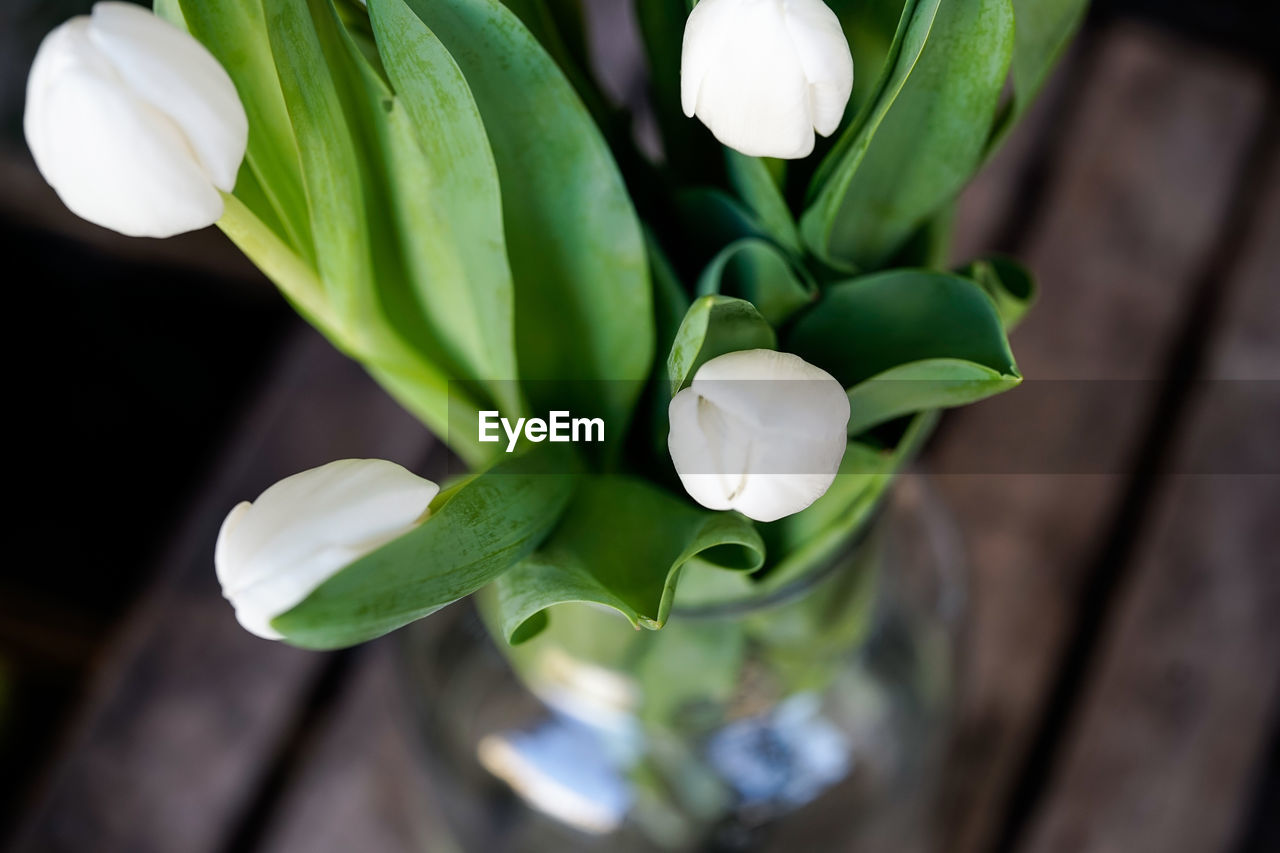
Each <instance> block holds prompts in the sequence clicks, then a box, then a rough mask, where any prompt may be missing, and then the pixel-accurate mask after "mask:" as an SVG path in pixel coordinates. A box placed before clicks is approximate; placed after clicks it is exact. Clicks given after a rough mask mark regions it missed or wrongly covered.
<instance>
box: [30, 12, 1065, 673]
mask: <svg viewBox="0 0 1280 853" xmlns="http://www.w3.org/2000/svg"><path fill="white" fill-rule="evenodd" d="M585 2H587V0H368V3H367V6H366V5H365V4H364V3H362V2H357V0H156V3H155V10H154V13H153V12H151V11H148V10H145V9H143V8H141V7H139V6H135V5H131V4H127V3H119V2H101V3H98V4H97V5H96V6H95V7H94V8H93V11H92V14H91V15H88V16H83V17H78V18H75V19H72V20H71V21H68V22H67V23H66V24H64V25H63V26H62V27H59V28H58V29H57V30H55V31H54V32H53V33H51V34H50V35H49V36H48V38H47V39H46V41H45V42H44V44H43V46H42V47H41V49H40V52H39V55H38V56H37V58H36V61H35V64H34V67H33V68H32V71H31V76H30V82H29V86H28V101H27V108H26V134H27V139H28V141H29V144H30V147H31V150H32V152H33V154H34V156H35V159H36V163H37V165H38V166H39V168H40V170H41V172H42V174H43V175H44V176H45V177H46V178H47V180H48V181H49V183H50V184H52V185H53V187H54V188H55V189H56V190H57V192H58V193H59V195H60V196H61V198H62V199H63V200H64V201H65V203H66V204H67V206H68V207H70V208H71V209H72V210H73V211H75V212H76V213H77V214H79V215H81V216H83V217H85V218H86V219H89V220H91V221H93V222H96V223H99V224H101V225H103V226H106V227H108V228H113V229H115V230H117V231H120V232H123V233H125V234H129V235H136V236H151V237H165V236H169V235H172V234H176V233H179V232H182V231H187V230H191V229H195V228H200V227H204V226H207V225H210V224H213V223H216V224H217V225H218V226H219V227H220V228H222V230H223V231H225V232H226V234H227V235H228V236H229V237H230V238H231V239H232V240H233V241H234V242H235V243H236V244H237V245H238V246H239V247H240V248H241V249H242V250H243V251H244V252H245V254H246V255H248V257H249V258H251V259H252V260H253V261H254V262H255V263H256V264H257V265H258V266H259V267H260V268H261V269H262V270H263V272H264V273H265V274H266V275H267V276H268V277H269V278H270V279H271V280H272V281H273V282H274V283H275V284H276V285H277V286H278V287H279V289H280V291H281V292H282V293H283V294H284V296H285V297H286V298H287V299H288V300H289V301H290V302H291V303H292V304H293V305H294V307H295V308H296V309H297V310H298V312H299V313H300V314H301V315H302V316H303V317H305V318H306V320H307V321H309V322H310V323H312V324H313V325H314V326H315V327H316V328H317V329H319V330H320V331H321V332H322V333H323V334H324V335H326V336H327V337H328V338H329V340H331V341H332V342H333V344H334V345H335V346H337V347H338V348H339V349H341V350H342V351H343V352H344V353H346V354H347V355H349V356H350V357H351V358H353V359H356V360H358V361H359V362H360V363H361V364H362V365H364V367H365V368H367V370H368V372H369V373H370V374H371V375H372V376H373V377H374V378H375V379H376V380H377V381H378V382H379V383H381V384H382V385H383V386H384V387H385V388H386V389H387V391H388V392H389V393H390V394H392V395H393V396H394V397H395V398H396V399H397V400H399V401H400V402H401V403H402V404H403V405H404V406H405V407H406V408H407V409H409V410H410V411H411V412H413V413H414V414H415V415H416V416H417V417H418V418H419V419H420V420H421V421H422V423H423V424H424V425H425V426H426V427H427V428H429V429H431V430H432V431H433V432H435V433H436V434H437V435H438V436H439V437H440V438H441V439H442V440H444V441H446V442H447V443H448V445H449V447H450V448H451V449H452V450H453V451H454V453H456V455H457V456H458V457H459V458H461V459H462V460H463V461H464V462H465V464H466V466H467V468H468V471H469V473H468V474H467V475H466V476H464V477H461V478H459V479H457V480H455V481H451V482H447V483H444V484H442V485H441V486H440V487H438V486H437V485H436V484H434V483H431V482H428V481H426V480H423V479H422V478H420V477H418V476H416V475H414V474H412V473H410V472H408V471H406V470H404V469H403V468H400V467H399V466H396V465H394V464H392V463H389V462H383V461H378V460H342V461H337V462H333V463H331V464H329V465H325V466H323V467H321V468H317V469H314V470H311V471H306V472H302V473H300V474H297V475H295V476H293V477H290V478H288V479H286V480H284V481H283V482H281V483H278V484H277V485H275V486H273V487H272V488H270V489H268V490H267V491H266V492H265V493H263V494H262V495H261V496H260V497H259V498H258V499H257V500H255V501H253V502H252V503H243V504H241V505H239V506H237V507H236V508H235V509H233V510H232V511H231V513H230V515H229V516H228V517H227V519H226V522H225V523H224V525H223V528H222V532H221V535H220V537H219V540H218V545H217V552H216V555H215V562H216V566H217V572H218V577H219V579H220V581H221V583H222V585H223V589H224V592H225V594H226V596H227V598H228V599H229V600H230V601H231V603H232V604H233V605H234V607H235V610H236V614H237V616H238V618H239V619H240V622H241V623H242V624H243V625H244V627H245V628H247V629H248V630H250V631H252V632H254V633H255V634H258V635H260V636H263V637H271V638H277V639H283V640H285V641H286V642H290V643H293V644H296V645H300V646H304V647H312V648H329V647H336V646H345V645H350V644H353V643H358V642H362V641H364V640H368V639H370V638H373V637H377V636H379V635H382V634H385V633H387V632H389V631H391V630H394V629H396V628H398V627H400V626H402V625H405V624H407V623H409V622H411V621H413V620H416V619H419V618H421V617H423V616H426V615H428V614H430V613H432V612H434V611H436V610H438V609H440V608H442V607H444V606H446V605H448V604H450V603H451V602H454V601H456V600H458V599H461V598H463V597H465V596H468V595H470V594H472V593H475V592H478V591H482V590H484V591H485V592H484V595H485V602H486V612H487V613H488V614H489V615H490V616H491V623H492V625H493V626H494V627H495V631H498V632H500V634H501V635H502V636H503V637H504V638H505V639H506V640H508V641H509V642H511V643H513V644H514V643H520V642H523V641H525V640H527V639H529V638H530V637H532V636H534V635H535V634H537V633H538V632H539V631H540V630H541V629H542V628H544V627H545V626H546V625H547V624H548V619H549V618H550V619H552V620H554V619H555V618H556V617H555V615H554V608H555V607H556V606H557V605H561V604H570V603H582V602H590V603H595V604H598V605H603V606H605V607H608V608H613V609H615V610H617V611H619V612H621V613H622V614H623V615H624V616H625V617H626V618H627V619H629V620H630V621H631V622H632V623H633V624H634V625H636V626H642V627H645V628H651V629H658V628H661V627H662V626H663V624H664V622H665V621H666V620H667V617H668V614H669V613H670V611H671V608H672V604H673V602H676V601H680V600H681V599H682V596H684V595H685V594H686V593H682V591H681V588H682V583H681V581H682V579H684V580H689V579H691V578H693V577H695V575H696V576H700V577H710V578H712V582H710V583H699V584H697V585H696V586H697V588H698V589H699V591H700V592H699V594H700V595H708V594H714V595H716V596H722V597H730V598H732V597H740V598H750V597H752V596H763V595H767V594H768V593H769V592H770V591H773V590H777V589H778V588H780V587H781V586H782V585H784V584H787V583H789V582H793V581H795V580H796V579H797V578H802V577H804V576H805V575H806V573H809V572H812V571H814V570H815V567H818V566H820V565H821V564H822V563H823V562H824V560H829V559H830V558H831V556H832V555H833V554H835V553H836V552H838V551H839V550H840V549H841V548H842V547H844V546H845V545H846V544H847V543H848V542H849V541H850V540H851V539H852V538H853V537H854V536H856V535H857V533H858V531H859V530H860V529H861V528H862V527H864V526H865V525H866V524H867V523H868V520H869V519H870V518H871V516H872V513H873V511H874V509H875V507H876V506H877V504H878V503H879V501H880V499H881V497H882V496H883V494H884V492H885V490H886V488H887V487H888V485H889V484H890V483H891V482H892V480H893V477H894V474H895V472H897V471H899V470H900V469H901V467H902V465H903V464H904V463H905V462H906V461H907V460H908V459H909V458H910V457H911V455H912V453H913V451H914V450H915V449H916V448H918V446H919V444H920V442H921V440H922V439H923V437H924V436H926V435H927V434H928V431H929V429H930V426H931V425H932V423H933V421H934V418H935V414H936V412H937V411H938V410H940V409H943V408H947V407H953V406H958V405H963V404H967V403H971V402H974V401H976V400H979V399H982V398H984V397H987V396H989V395H992V394H996V393H999V392H1002V391H1004V390H1007V389H1009V388H1012V387H1013V386H1015V385H1016V384H1018V382H1019V381H1020V376H1019V374H1018V371H1017V368H1016V367H1015V363H1014V358H1013V355H1012V353H1011V351H1010V348H1009V344H1008V340H1007V331H1008V329H1009V328H1010V327H1011V326H1012V325H1013V324H1014V323H1015V322H1016V321H1017V320H1018V318H1019V316H1020V315H1021V313H1022V312H1023V311H1024V310H1025V309H1026V307H1027V306H1028V304H1029V301H1030V299H1031V297H1032V290H1033V287H1032V283H1031V279H1030V277H1029V276H1028V275H1027V274H1026V273H1025V272H1024V271H1023V270H1022V269H1021V268H1020V267H1018V266H1017V264H1015V263H1014V262H1012V261H1010V260H1008V259H1004V258H979V259H969V261H968V262H967V263H966V265H965V266H963V267H961V268H952V267H950V266H949V258H948V249H947V234H948V225H949V217H950V213H951V207H952V202H953V200H954V199H955V197H956V195H957V193H958V192H959V190H960V189H961V187H962V186H963V185H964V184H965V182H966V181H967V180H968V179H969V178H970V177H971V176H972V175H973V174H974V173H975V172H976V171H977V170H978V169H979V168H980V167H981V166H982V164H983V163H984V161H985V160H986V159H987V158H988V156H989V155H990V154H991V152H992V151H993V149H994V148H995V147H996V146H997V145H999V143H1000V141H1001V139H1002V138H1003V137H1004V136H1005V134H1006V132H1007V131H1008V129H1009V128H1010V127H1011V126H1012V125H1013V124H1014V123H1015V122H1016V121H1017V119H1018V118H1019V116H1020V115H1021V114H1022V113H1023V112H1024V110H1025V109H1026V107H1027V105H1028V103H1029V102H1030V100H1031V99H1032V98H1033V97H1034V95H1035V94H1036V92H1037V91H1038V89H1039V88H1040V87H1041V85H1042V83H1043V82H1044V80H1045V78H1046V75H1047V74H1048V71H1049V69H1050V68H1051V66H1052V64H1053V62H1054V61H1055V59H1056V58H1057V57H1058V55H1059V54H1060V53H1061V52H1062V50H1063V47H1064V45H1065V44H1066V43H1067V41H1068V39H1069V37H1070V35H1071V33H1072V30H1073V29H1074V28H1075V26H1076V25H1077V24H1078V22H1079V19H1080V17H1081V15H1082V12H1083V7H1084V3H1083V2H1082V0H1036V2H1031V0H827V2H826V3H824V2H823V0H701V2H699V3H697V4H696V5H694V3H693V2H692V0H636V2H635V15H636V17H637V20H638V23H639V30H640V32H641V33H642V35H643V40H644V42H645V46H646V48H647V53H648V60H649V70H650V78H651V83H652V92H651V98H650V105H651V107H652V111H653V113H654V114H655V115H656V119H657V127H658V128H659V129H660V137H661V139H660V145H658V146H654V145H649V146H644V145H639V144H637V142H636V134H635V133H634V132H633V130H632V123H631V121H630V116H629V115H628V114H627V113H626V112H625V111H624V110H622V109H621V108H620V107H618V106H617V105H615V104H613V103H612V102H611V101H610V99H609V98H608V97H607V96H606V95H605V94H604V93H603V91H602V89H601V88H600V86H599V85H598V83H597V82H596V79H595V75H594V73H593V70H592V62H591V59H590V57H591V55H592V54H591V51H590V50H589V46H588V41H587V38H588V36H587V33H588V30H587V28H586V27H585V26H584V23H583V9H582V6H583V5H584V4H585ZM855 66H856V68H857V70H858V74H857V77H856V79H855V75H854V68H855ZM708 590H711V591H713V593H710V592H708ZM549 610H551V611H552V612H551V614H550V615H549V614H548V611H549Z"/></svg>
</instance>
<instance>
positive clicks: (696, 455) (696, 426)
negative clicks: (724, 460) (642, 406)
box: [667, 388, 733, 510]
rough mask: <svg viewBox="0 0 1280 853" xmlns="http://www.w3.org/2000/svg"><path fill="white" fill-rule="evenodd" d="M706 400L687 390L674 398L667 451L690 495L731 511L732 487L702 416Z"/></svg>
mask: <svg viewBox="0 0 1280 853" xmlns="http://www.w3.org/2000/svg"><path fill="white" fill-rule="evenodd" d="M701 401H702V398H700V397H699V396H698V394H697V392H695V391H694V390H692V389H691V388H686V389H684V390H683V391H681V392H680V393H679V394H676V395H675V397H673V398H672V399H671V405H670V406H669V407H668V409H667V414H668V419H669V420H670V424H671V430H670V432H669V433H668V434H667V449H668V450H669V451H670V453H671V461H672V463H673V464H674V465H675V469H676V473H677V474H678V475H679V477H680V482H681V483H682V484H683V485H684V488H685V491H687V492H688V493H689V496H690V497H691V498H693V499H694V500H695V501H697V502H698V503H699V504H701V505H702V506H705V507H706V508H707V509H717V510H725V509H729V508H730V494H731V493H732V491H733V488H732V486H730V485H727V484H726V483H725V480H724V477H723V476H722V475H721V473H720V470H719V467H718V466H717V464H716V454H715V453H714V452H713V450H712V447H711V444H710V440H709V438H710V437H709V436H708V435H707V433H706V432H705V431H704V430H703V425H702V423H701V422H700V418H699V417H698V415H699V412H698V409H699V408H700V406H699V404H700V403H701Z"/></svg>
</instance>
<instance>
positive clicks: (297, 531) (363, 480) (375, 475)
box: [214, 459, 440, 638]
mask: <svg viewBox="0 0 1280 853" xmlns="http://www.w3.org/2000/svg"><path fill="white" fill-rule="evenodd" d="M439 491H440V489H439V487H438V486H437V485H436V484H435V483H432V482H431V481H429V480H424V479H423V478H421V477H418V476H417V475H415V474H412V473H411V472H409V471H407V470H405V469H404V468H402V467H400V466H399V465H396V464H395V463H392V462H386V461H383V460H380V459H344V460H341V461H338V462H331V463H329V464H328V465H323V466H321V467H319V468H313V469H311V470H309V471H303V472H301V473H299V474H295V475H293V476H292V477H286V478H285V479H284V480H281V481H280V482H278V483H276V484H275V485H273V486H272V487H271V488H269V489H267V490H266V491H265V492H263V493H262V495H261V496H259V498H258V499H257V500H256V501H254V502H253V503H252V504H247V503H246V504H240V505H239V506H237V507H236V508H235V509H233V510H232V511H231V513H230V514H229V515H228V516H227V519H226V521H225V522H223V525H222V531H221V532H220V534H219V536H218V544H217V546H216V548H215V552H214V562H215V565H216V568H217V574H218V580H219V582H220V583H221V584H222V590H223V595H224V596H226V597H227V598H228V599H229V600H230V601H231V603H232V604H233V605H234V606H235V608H236V617H237V618H238V619H239V620H240V623H241V624H242V625H243V626H244V627H245V628H246V629H248V630H250V631H252V632H253V633H255V634H257V635H259V636H262V637H269V638H276V637H278V635H277V633H276V632H275V631H274V630H273V629H272V628H271V627H270V622H271V620H272V619H274V618H275V617H276V616H278V615H280V614H281V613H284V612H285V611H287V610H289V609H290V608H292V607H293V606H295V605H296V604H298V603H300V602H301V601H302V600H303V599H305V598H306V597H307V596H308V595H309V594H310V593H311V592H312V591H313V590H314V589H315V588H316V587H317V586H319V585H320V584H322V583H323V582H324V581H326V580H328V579H329V578H330V577H332V576H333V575H334V574H336V573H337V572H338V571H340V570H341V569H343V568H345V567H346V566H348V565H350V564H351V563H352V562H354V561H355V560H357V559H359V558H360V557H362V556H364V555H366V554H369V553H371V552H372V551H374V550H377V549H378V548H380V547H382V546H383V545H385V544H387V543H388V542H390V541H392V540H393V539H396V538H398V537H400V536H402V535H404V534H405V533H407V532H408V531H409V530H410V529H412V528H413V527H415V526H416V525H417V524H419V523H420V522H421V520H422V518H423V516H424V514H425V512H426V511H427V507H428V505H429V504H430V503H431V501H432V500H433V499H434V498H435V496H436V495H437V494H439Z"/></svg>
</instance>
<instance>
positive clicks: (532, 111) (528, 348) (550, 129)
mask: <svg viewBox="0 0 1280 853" xmlns="http://www.w3.org/2000/svg"><path fill="white" fill-rule="evenodd" d="M408 5H409V7H410V8H411V9H412V10H413V11H414V12H415V14H417V16H418V17H419V18H421V19H422V21H423V22H424V23H425V24H426V25H427V26H428V27H429V28H430V29H431V31H432V32H433V33H434V34H435V35H436V36H437V37H438V38H439V39H440V40H441V41H442V42H443V43H444V45H445V47H447V48H448V50H449V53H450V54H451V55H452V56H453V59H454V61H456V62H457V63H458V66H459V67H460V68H461V69H462V73H463V75H464V76H465V77H466V80H467V84H468V85H469V86H470V89H471V92H472V95H473V96H474V98H475V102H476V104H477V105H478V106H479V108H480V114H481V116H482V117H483V119H484V123H485V127H486V129H487V130H488V135H489V140H490V143H491V145H492V147H493V154H494V159H495V161H496V163H497V166H498V176H499V182H500V185H501V188H502V204H503V214H504V218H505V224H506V237H507V251H508V256H509V259H510V263H511V271H512V274H513V276H514V279H515V307H516V352H517V359H518V363H519V368H520V376H521V379H522V380H532V382H531V384H530V385H529V386H528V393H529V395H530V397H532V398H533V399H531V401H530V402H531V403H532V405H533V408H535V409H548V408H568V409H570V410H572V409H573V408H575V406H573V405H572V400H564V399H540V397H548V396H559V395H563V394H572V393H573V392H572V391H571V390H569V389H573V388H580V387H581V383H574V382H571V381H566V380H635V381H631V382H627V381H614V382H599V383H593V386H594V387H595V389H596V393H598V394H602V395H605V397H606V399H603V400H600V401H598V403H599V405H597V406H594V408H597V409H601V408H602V409H603V410H604V411H605V412H606V418H607V420H608V422H610V423H616V424H619V425H622V424H625V423H626V421H627V419H628V417H629V415H630V412H631V409H632V407H633V405H634V403H635V400H636V397H637V395H638V394H639V392H640V389H641V384H640V383H642V382H643V380H644V379H645V378H646V377H647V376H648V373H649V368H650V365H651V364H652V360H653V305H652V297H651V294H650V289H649V287H650V285H649V278H648V268H647V263H646V257H645V246H644V238H643V235H642V233H641V230H640V225H639V222H638V221H637V219H636V215H635V210H634V208H633V207H632V204H631V200H630V198H629V197H628V196H627V192H626V188H625V187H624V186H623V183H622V178H621V176H620V175H619V173H618V169H617V167H616V165H615V163H614V161H613V159H612V157H611V156H610V153H609V149H608V147H607V146H606V145H605V143H604V140H603V139H602V137H601V135H600V133H599V131H598V130H597V129H596V127H595V125H594V123H593V122H592V120H591V116H590V115H589V114H588V113H587V110H586V109H585V108H584V107H583V105H582V102H581V101H580V100H579V99H578V96H577V95H576V94H575V93H574V91H573V88H572V86H571V85H570V84H569V82H568V81H567V80H566V79H565V77H564V75H563V74H562V73H561V72H560V70H559V69H558V68H557V67H556V64H555V62H554V61H553V60H552V59H551V57H550V56H548V55H547V53H546V51H544V50H543V48H542V47H541V46H539V44H538V42H537V40H536V39H535V38H534V37H533V36H532V35H531V34H530V33H529V31H528V30H527V29H526V28H525V27H524V25H523V24H521V23H520V21H519V19H518V18H517V17H516V16H515V15H514V14H512V13H511V12H510V11H509V10H508V9H506V8H505V7H503V6H502V5H501V4H500V3H498V2H497V0H432V2H427V0H409V2H408ZM540 380H541V381H540ZM562 383H563V384H562ZM556 389H560V390H558V391H557V390H556ZM589 402H597V401H589Z"/></svg>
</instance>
